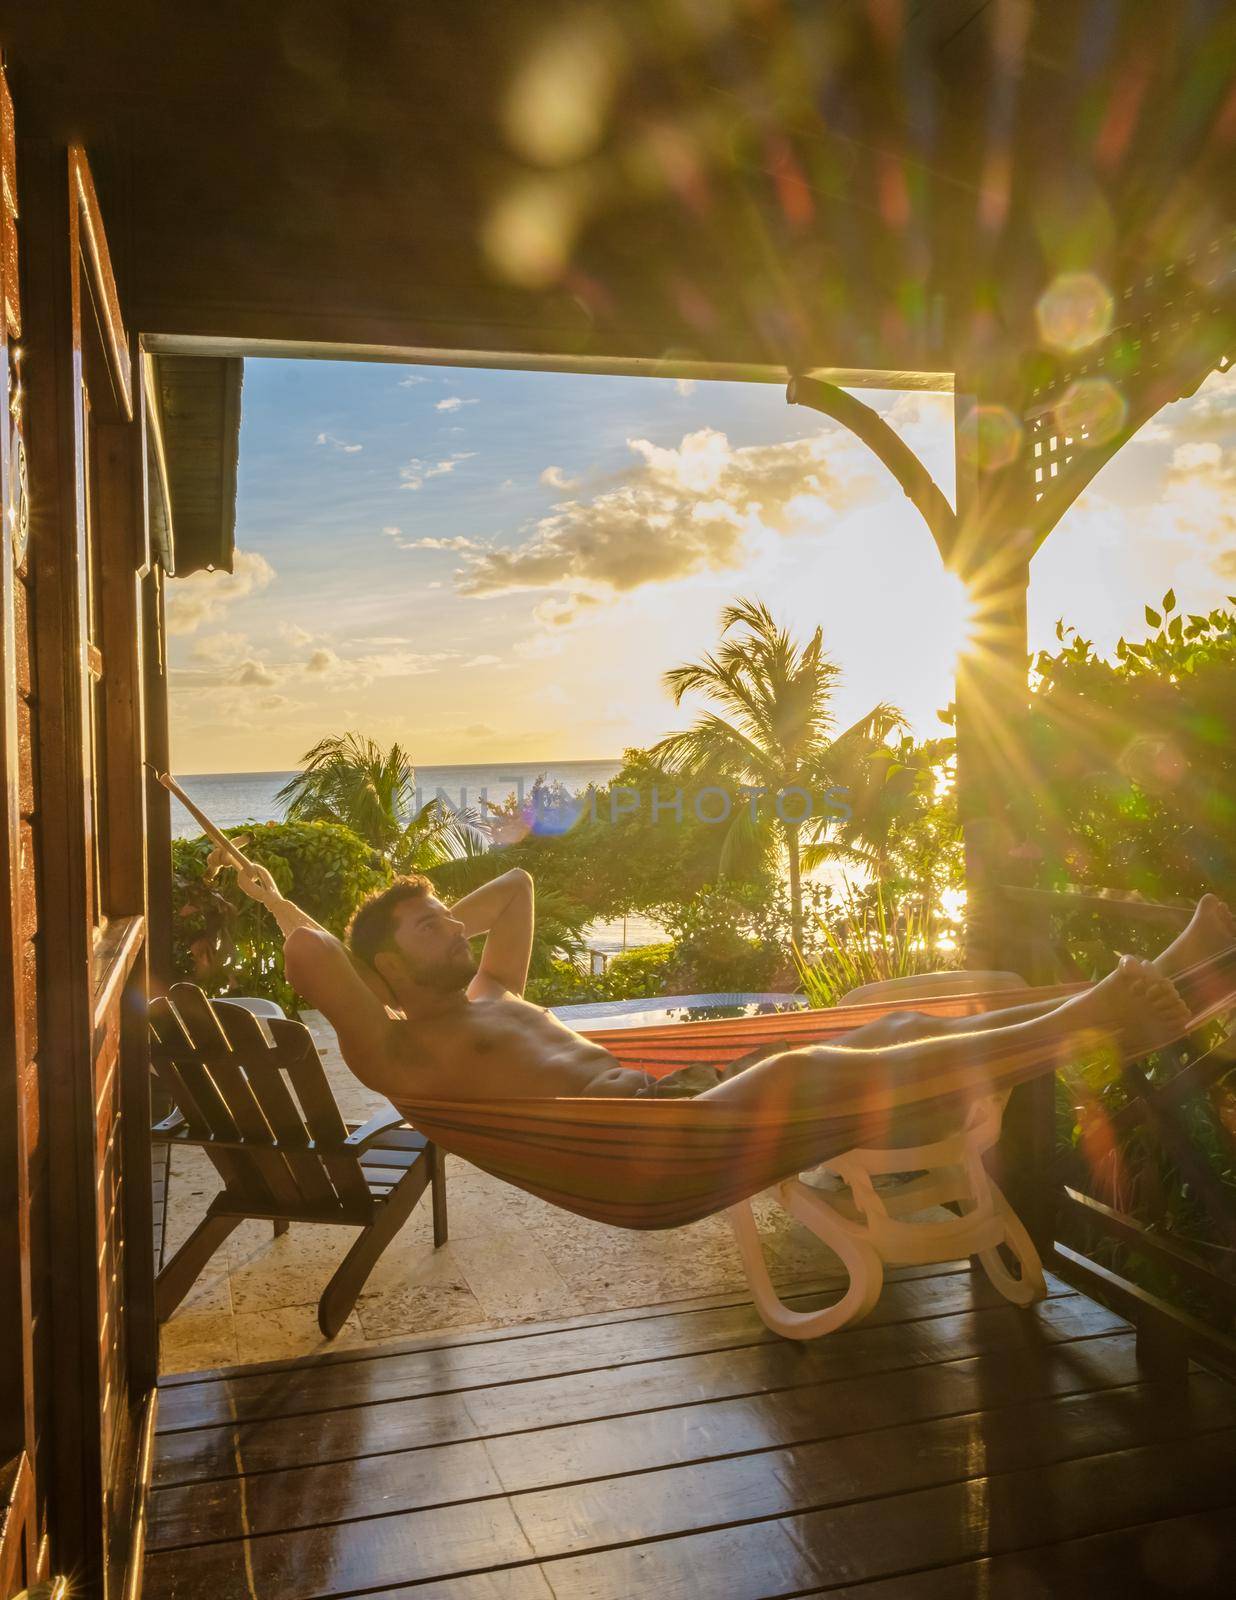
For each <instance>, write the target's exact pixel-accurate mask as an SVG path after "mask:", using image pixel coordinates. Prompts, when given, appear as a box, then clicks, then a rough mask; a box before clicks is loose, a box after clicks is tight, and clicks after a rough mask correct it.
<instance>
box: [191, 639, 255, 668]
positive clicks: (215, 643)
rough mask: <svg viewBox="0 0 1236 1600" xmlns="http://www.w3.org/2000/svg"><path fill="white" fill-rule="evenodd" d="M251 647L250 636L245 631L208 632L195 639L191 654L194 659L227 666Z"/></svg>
mask: <svg viewBox="0 0 1236 1600" xmlns="http://www.w3.org/2000/svg"><path fill="white" fill-rule="evenodd" d="M251 649H252V647H251V646H250V644H249V640H248V637H247V636H246V635H245V634H243V633H207V634H203V636H202V637H201V638H200V639H197V640H195V641H194V644H193V649H192V651H191V655H192V657H193V660H194V661H205V662H209V663H211V664H212V665H214V666H227V665H228V664H229V663H231V662H233V661H235V660H237V658H238V657H241V656H243V655H244V653H245V652H246V651H247V650H251Z"/></svg>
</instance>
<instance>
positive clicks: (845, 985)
mask: <svg viewBox="0 0 1236 1600" xmlns="http://www.w3.org/2000/svg"><path fill="white" fill-rule="evenodd" d="M819 927H820V931H821V934H822V936H823V942H822V944H821V947H820V948H819V949H818V950H817V952H816V954H815V955H814V957H813V958H812V959H810V960H806V959H804V958H803V957H802V956H801V955H798V956H797V967H798V977H799V982H800V984H801V986H802V992H803V993H804V994H805V995H806V996H807V999H808V1001H809V1002H810V1003H811V1005H812V1006H835V1005H837V1004H838V1002H839V1001H841V1000H842V999H843V998H844V997H845V996H846V995H847V994H849V993H850V991H851V990H852V989H857V988H860V987H861V986H862V985H863V984H867V983H885V982H887V981H888V980H889V979H890V978H905V977H910V976H911V975H913V974H915V973H920V972H939V971H942V970H944V969H946V968H948V967H950V966H954V965H956V954H955V951H954V950H953V949H951V948H950V949H949V950H948V951H947V953H946V952H945V951H943V950H942V949H941V948H940V945H939V932H940V929H939V922H938V918H937V917H936V916H935V915H934V913H933V910H932V909H931V908H930V907H928V908H927V909H926V910H924V907H923V903H922V901H921V900H913V901H909V902H907V903H904V904H903V903H899V902H898V900H897V899H896V898H895V896H894V895H893V894H892V893H890V892H889V891H888V890H887V889H886V888H885V887H884V886H883V885H881V884H880V883H878V882H877V883H876V884H875V885H874V886H873V887H872V889H871V890H870V891H868V892H867V893H865V894H860V893H856V892H855V891H854V890H853V889H852V888H850V886H849V885H848V884H847V886H846V895H845V898H844V899H843V900H842V902H841V904H840V906H838V907H834V908H832V910H831V915H830V916H828V917H821V918H820V919H819Z"/></svg>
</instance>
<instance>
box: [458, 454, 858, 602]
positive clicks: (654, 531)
mask: <svg viewBox="0 0 1236 1600" xmlns="http://www.w3.org/2000/svg"><path fill="white" fill-rule="evenodd" d="M627 443H628V446H629V448H630V450H631V452H632V454H633V456H634V457H635V458H636V461H635V463H634V464H633V465H632V466H631V467H629V468H628V469H627V471H626V472H625V473H624V474H622V475H621V476H620V477H619V479H618V480H617V481H616V482H615V483H614V484H613V486H612V487H610V488H608V489H606V490H604V491H603V492H602V493H601V494H598V495H596V496H594V497H593V498H592V499H591V500H568V501H565V502H563V503H561V504H559V505H557V506H555V507H554V510H553V512H552V513H551V514H550V515H549V516H546V517H542V518H541V519H540V520H539V521H537V522H536V523H535V524H534V525H533V526H532V529H531V532H530V533H529V534H528V536H527V537H526V538H525V539H524V540H523V542H522V543H521V544H518V545H515V546H514V547H510V548H502V549H489V550H486V551H484V552H481V553H476V554H473V555H472V557H471V558H470V560H469V561H468V564H467V566H466V567H465V569H464V572H463V575H462V578H461V581H460V583H459V589H460V592H461V593H463V594H467V595H489V594H498V593H501V592H502V591H504V590H509V589H547V588H555V587H558V586H560V585H568V584H572V583H578V584H585V585H590V586H595V587H601V588H608V589H611V590H613V591H615V592H624V591H627V590H630V589H635V588H638V587H639V586H640V585H641V584H647V583H663V582H667V581H670V580H672V579H675V578H683V577H686V576H688V575H689V574H691V573H696V572H704V571H713V572H723V571H730V570H733V569H734V568H735V567H738V566H739V565H741V563H742V561H743V558H744V555H745V553H746V547H747V535H748V534H749V533H754V532H755V531H756V530H757V529H760V528H763V529H765V530H774V531H776V532H790V531H792V530H793V529H794V527H795V526H796V525H797V522H798V515H799V511H800V510H804V509H806V508H808V507H810V509H811V510H812V511H813V514H814V516H815V518H816V519H817V522H818V517H819V514H820V508H821V502H823V503H824V505H825V506H826V507H827V508H828V509H831V510H837V509H839V508H840V506H841V505H842V503H843V502H847V503H848V502H852V501H853V500H854V499H855V497H856V496H858V495H860V494H862V493H864V492H865V491H866V489H867V488H868V486H869V480H867V479H865V478H863V477H862V476H861V475H855V474H853V473H852V472H850V471H848V470H847V471H846V474H845V485H844V489H843V488H842V486H841V483H840V481H839V478H838V475H837V474H836V473H835V472H834V470H833V468H832V467H831V466H830V464H829V462H828V460H827V457H828V455H829V453H830V452H831V451H832V449H833V447H834V440H833V438H832V436H831V435H830V434H828V433H818V434H814V435H812V436H810V437H808V438H805V439H796V440H791V441H789V442H788V443H784V444H768V445H747V446H743V447H741V448H738V449H735V448H734V447H733V446H732V445H731V444H730V442H729V440H728V438H727V437H726V436H725V434H723V433H719V432H717V431H716V430H715V429H713V428H701V429H699V430H697V431H696V432H694V433H689V434H686V435H685V436H684V437H683V439H682V440H681V442H680V443H679V445H678V446H677V447H676V448H667V447H665V446H661V445H656V444H653V443H651V442H650V441H649V440H647V439H630V440H628V441H627ZM847 465H848V463H847ZM804 497H807V498H804ZM800 499H802V500H803V506H802V507H799V506H797V505H796V502H798V501H799V500H800ZM811 502H814V504H813V505H812V504H811Z"/></svg>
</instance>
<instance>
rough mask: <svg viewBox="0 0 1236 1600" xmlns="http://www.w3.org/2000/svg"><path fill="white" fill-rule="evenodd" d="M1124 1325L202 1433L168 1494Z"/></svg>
mask: <svg viewBox="0 0 1236 1600" xmlns="http://www.w3.org/2000/svg"><path fill="white" fill-rule="evenodd" d="M1120 1325H1121V1324H1120V1320H1119V1319H1118V1318H1116V1317H1113V1316H1112V1315H1111V1314H1110V1313H1108V1312H1105V1311H1103V1310H1102V1309H1101V1308H1100V1307H1096V1306H1093V1305H1091V1304H1090V1303H1089V1302H1087V1301H1084V1300H1071V1299H1070V1300H1062V1301H1048V1302H1047V1303H1046V1305H1044V1306H1041V1307H1040V1308H1039V1312H1038V1315H1037V1316H1036V1318H1035V1319H1034V1321H1033V1323H1031V1322H1030V1321H1029V1320H1028V1319H1026V1318H1024V1317H1020V1315H1019V1313H1018V1312H1016V1311H1015V1310H1014V1308H1012V1307H1011V1306H1002V1307H999V1308H993V1309H991V1310H983V1311H977V1312H970V1313H966V1314H963V1315H961V1316H952V1317H940V1318H937V1319H935V1320H934V1321H931V1322H921V1323H911V1324H904V1323H901V1324H896V1325H894V1326H892V1327H867V1328H855V1329H846V1330H844V1331H843V1332H841V1333H838V1334H835V1335H833V1336H831V1337H830V1338H829V1339H825V1340H821V1341H819V1342H818V1343H817V1344H813V1345H811V1346H808V1347H806V1348H800V1347H790V1346H788V1345H787V1344H786V1343H784V1342H783V1343H781V1344H778V1345H774V1346H767V1345H756V1346H753V1347H748V1348H745V1349H740V1350H726V1351H722V1352H719V1353H712V1354H708V1355H700V1356H687V1357H679V1358H677V1359H675V1360H663V1361H657V1362H655V1363H652V1364H650V1365H646V1366H644V1367H643V1368H642V1369H639V1370H638V1372H635V1371H633V1370H632V1369H630V1368H623V1367H616V1368H613V1369H610V1370H600V1371H589V1372H583V1373H572V1374H570V1375H567V1376H564V1377H555V1378H547V1379H533V1380H529V1381H526V1382H515V1383H506V1384H503V1385H498V1386H493V1387H486V1388H473V1389H469V1390H467V1391H466V1392H464V1393H445V1394H431V1395H428V1396H426V1397H423V1398H420V1399H412V1400H394V1401H390V1402H387V1403H384V1404H379V1405H366V1406H357V1407H353V1408H351V1409H349V1410H346V1411H336V1412H332V1413H329V1414H328V1415H326V1416H322V1415H316V1416H315V1415H308V1416H301V1417H281V1418H278V1419H276V1420H274V1421H271V1422H254V1423H241V1424H235V1425H232V1426H218V1427H213V1428H201V1429H195V1430H189V1431H186V1432H181V1433H171V1434H166V1435H164V1436H163V1439H162V1441H161V1446H160V1457H159V1462H158V1465H157V1469H156V1483H158V1484H159V1485H160V1486H163V1485H168V1484H174V1483H189V1482H194V1481H197V1480H199V1479H202V1478H224V1477H231V1476H234V1475H239V1474H242V1473H249V1472H265V1471H273V1470H277V1469H283V1468H287V1467H294V1466H306V1465H308V1464H309V1463H311V1462H315V1461H317V1462H322V1461H343V1460H350V1459H354V1458H355V1457H357V1456H362V1455H371V1454H375V1453H377V1452H379V1451H386V1450H406V1449H410V1448H413V1447H416V1446H421V1445H431V1444H447V1443H450V1442H452V1441H457V1440H464V1439H478V1438H488V1437H492V1436H494V1435H497V1434H511V1433H519V1432H523V1431H527V1430H528V1429H530V1428H539V1427H547V1426H554V1425H557V1424H559V1423H568V1422H581V1421H584V1420H586V1419H588V1418H601V1417H614V1416H626V1415H630V1414H631V1413H632V1412H633V1411H635V1410H641V1411H648V1410H655V1409H658V1408H660V1407H663V1406H674V1405H681V1404H683V1403H684V1402H686V1401H691V1402H700V1401H705V1400H716V1399H723V1398H725V1397H727V1396H736V1395H743V1394H760V1393H766V1392H768V1391H770V1390H779V1389H781V1390H786V1389H799V1388H802V1387H804V1386H806V1385H807V1384H810V1383H818V1382H822V1381H828V1380H830V1379H833V1380H836V1379H840V1378H845V1377H857V1376H861V1375H863V1374H865V1373H872V1372H895V1371H898V1370H902V1369H905V1368H908V1367H915V1366H928V1365H931V1364H933V1363H935V1362H940V1361H950V1360H959V1359H962V1358H963V1357H965V1356H969V1355H977V1354H980V1353H983V1352H986V1351H990V1350H994V1349H999V1348H1000V1347H1002V1346H1009V1345H1011V1346H1012V1347H1013V1348H1020V1349H1022V1350H1024V1351H1025V1352H1027V1354H1028V1353H1029V1352H1030V1351H1031V1350H1033V1349H1035V1348H1036V1347H1038V1346H1040V1345H1041V1344H1042V1343H1044V1342H1047V1343H1052V1342H1056V1341H1068V1340H1072V1339H1075V1338H1084V1337H1086V1336H1087V1335H1088V1334H1100V1333H1110V1332H1112V1331H1113V1330H1114V1329H1115V1328H1117V1327H1119V1326H1120Z"/></svg>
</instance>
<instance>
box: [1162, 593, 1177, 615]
mask: <svg viewBox="0 0 1236 1600" xmlns="http://www.w3.org/2000/svg"><path fill="white" fill-rule="evenodd" d="M1175 609H1176V591H1175V589H1169V590H1168V591H1167V593H1166V594H1165V595H1164V596H1163V614H1164V615H1165V616H1168V617H1170V616H1171V614H1172V612H1173V611H1175Z"/></svg>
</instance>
